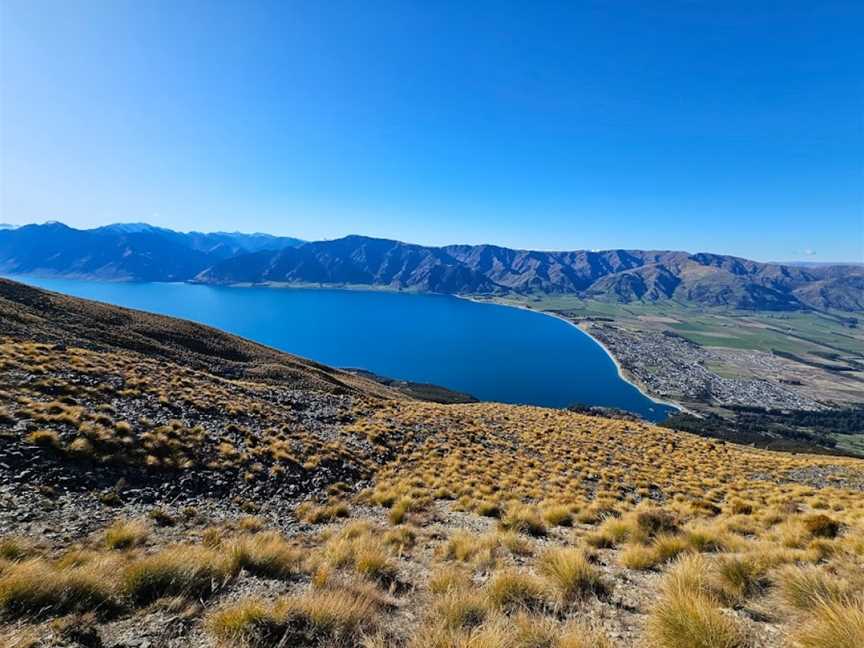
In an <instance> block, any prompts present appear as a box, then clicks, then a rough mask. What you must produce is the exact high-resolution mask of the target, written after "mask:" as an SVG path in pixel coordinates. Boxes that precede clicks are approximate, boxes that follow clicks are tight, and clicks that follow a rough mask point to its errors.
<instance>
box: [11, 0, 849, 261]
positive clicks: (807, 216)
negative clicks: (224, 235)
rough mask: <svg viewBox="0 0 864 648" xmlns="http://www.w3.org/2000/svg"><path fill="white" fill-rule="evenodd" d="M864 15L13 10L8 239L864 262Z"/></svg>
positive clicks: (188, 5) (465, 5)
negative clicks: (283, 241) (112, 234)
mask: <svg viewBox="0 0 864 648" xmlns="http://www.w3.org/2000/svg"><path fill="white" fill-rule="evenodd" d="M862 34H864V3H862V2H861V1H860V0H853V1H848V2H832V1H831V0H810V1H807V2H796V1H794V0H791V1H783V2H779V1H778V2H771V1H769V0H758V1H755V2H754V1H749V0H748V1H741V2H734V1H730V0H726V1H719V0H718V1H717V2H707V1H706V2H701V1H698V0H691V1H687V2H685V1H674V0H666V1H656V2H651V1H648V0H642V1H636V0H633V1H626V0H620V1H609V0H597V1H596V2H589V1H582V2H580V1H577V0H572V1H569V2H560V3H551V2H524V1H522V2H512V3H508V2H503V1H501V0H498V1H494V2H479V1H472V2H452V3H450V2H442V1H423V2H420V1H415V2H408V1H404V2H388V1H386V0H385V1H381V2H371V3H369V2H344V3H343V2H338V1H330V0H328V1H326V2H317V1H316V2H273V3H266V2H253V1H251V0H249V1H245V0H244V1H239V0H238V1H235V2H227V1H217V0H212V1H209V2H184V1H180V0H177V1H171V2H159V1H147V2H144V1H141V2H123V1H121V0H110V1H100V0H83V1H79V2H75V1H72V0H65V1H62V2H48V1H45V0H3V1H2V2H0V93H2V94H0V222H3V221H5V222H12V223H18V224H20V223H25V222H32V221H44V220H61V221H64V222H66V223H68V224H71V225H73V226H82V227H83V226H95V225H100V224H104V223H109V222H117V221H147V222H151V223H154V224H157V225H163V226H168V227H173V228H177V229H183V230H186V229H200V230H216V229H229V230H242V231H254V230H259V231H267V232H273V233H279V234H289V235H295V236H299V237H302V238H307V239H319V238H334V237H338V236H342V235H344V234H349V233H361V234H368V235H373V236H386V237H392V238H399V239H402V240H408V241H414V242H419V243H426V244H446V243H453V242H467V243H479V242H492V243H498V244H502V245H508V246H514V247H523V248H538V249H562V248H567V249H569V248H612V247H631V248H673V249H686V250H690V251H694V252H695V251H703V250H708V251H715V252H724V253H733V254H739V255H742V256H746V257H750V258H755V259H760V260H769V259H772V260H773V259H776V260H791V259H803V258H809V259H811V260H823V261H824V260H859V261H860V260H862V259H864V171H862V169H864V117H862V115H864V47H862V42H864V41H862Z"/></svg>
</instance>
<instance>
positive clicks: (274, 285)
mask: <svg viewBox="0 0 864 648" xmlns="http://www.w3.org/2000/svg"><path fill="white" fill-rule="evenodd" d="M22 276H26V275H22ZM9 278H10V279H11V280H12V281H16V280H20V279H16V277H14V276H10V277H9ZM46 278H49V279H50V278H53V277H46ZM57 278H60V277H57ZM77 280H78V281H88V280H87V279H77ZM89 281H93V280H92V279H90V280H89ZM96 281H104V280H96ZM118 283H124V282H118ZM131 283H177V284H187V285H193V286H195V285H198V286H215V287H221V288H235V289H236V288H240V289H243V288H270V289H277V290H278V289H283V290H284V289H289V290H290V289H294V290H338V291H346V292H356V291H364V292H365V291H368V292H386V293H402V294H413V295H430V296H435V295H437V296H442V297H455V298H456V299H464V300H465V301H470V302H474V303H475V304H492V305H495V306H504V307H508V308H518V309H520V310H524V311H528V312H531V313H537V314H540V315H546V316H547V317H552V318H555V319H557V320H560V321H562V322H564V323H565V324H568V325H569V326H572V327H574V328H577V329H579V331H581V332H582V333H584V334H585V335H587V336H588V337H589V338H590V339H591V341H592V342H594V343H595V344H596V345H597V346H599V347H600V349H602V350H603V352H604V353H605V354H606V356H607V357H608V358H609V359H610V360H611V361H612V364H614V365H615V369H616V371H617V373H618V377H619V378H620V379H621V380H622V381H624V382H626V383H627V384H628V385H631V386H633V387H634V388H635V389H636V390H637V391H638V392H639V393H640V394H641V395H642V396H644V397H645V398H647V399H648V400H649V401H651V402H652V403H656V404H657V405H664V406H666V407H671V408H673V409H675V410H677V411H679V412H685V413H692V412H691V411H690V410H689V409H688V408H686V407H684V406H683V405H681V404H680V403H676V402H675V401H671V400H666V399H663V398H658V397H655V396H653V395H652V394H651V393H650V392H649V391H648V390H647V389H645V388H644V387H643V386H642V385H640V384H639V383H638V382H636V381H635V380H633V379H631V378H630V377H628V376H627V375H626V374H625V369H624V367H623V366H622V365H621V363H620V362H619V361H618V359H617V358H616V357H615V356H614V355H613V354H612V352H611V351H610V350H609V349H608V348H607V347H606V345H604V344H603V343H602V342H601V341H600V340H598V339H597V338H596V337H594V336H593V335H591V333H590V332H589V331H588V330H586V329H585V328H583V327H582V326H580V325H579V324H577V323H576V322H573V321H571V320H569V319H567V318H566V317H564V316H562V315H558V314H557V313H553V312H550V311H544V310H538V309H536V308H531V307H530V306H527V305H525V304H519V303H513V302H508V301H503V300H499V299H497V298H496V297H487V298H482V297H476V296H471V295H459V294H450V293H435V292H424V291H421V290H401V289H394V288H389V287H386V286H367V285H365V284H363V285H358V284H341V285H327V284H317V283H303V284H301V283H293V282H275V281H268V282H260V283H259V282H238V283H230V284H229V283H226V284H207V283H199V282H196V281H178V282H150V281H145V282H131Z"/></svg>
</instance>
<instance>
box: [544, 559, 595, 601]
mask: <svg viewBox="0 0 864 648" xmlns="http://www.w3.org/2000/svg"><path fill="white" fill-rule="evenodd" d="M536 566H537V570H538V571H539V572H540V574H542V575H543V576H544V577H545V578H546V579H547V580H548V581H549V582H550V583H551V584H552V586H553V587H554V588H555V591H556V592H557V593H558V595H559V597H560V599H561V600H562V602H564V603H570V602H572V601H574V600H577V599H580V598H583V597H586V596H591V595H594V596H602V595H605V594H607V593H608V591H609V585H608V584H607V583H606V581H605V580H604V579H603V578H602V575H601V573H600V570H599V569H597V568H596V567H595V566H594V565H592V564H591V563H590V562H588V559H587V558H586V557H585V554H584V553H583V552H581V551H579V550H578V549H573V548H561V549H548V550H547V551H546V552H545V553H543V554H542V555H541V556H540V558H539V559H538V560H537V565H536Z"/></svg>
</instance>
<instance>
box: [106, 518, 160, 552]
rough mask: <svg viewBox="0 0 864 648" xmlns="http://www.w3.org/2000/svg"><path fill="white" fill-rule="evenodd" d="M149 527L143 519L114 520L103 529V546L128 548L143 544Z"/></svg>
mask: <svg viewBox="0 0 864 648" xmlns="http://www.w3.org/2000/svg"><path fill="white" fill-rule="evenodd" d="M149 534H150V527H149V526H148V525H147V523H146V522H144V521H143V520H116V521H114V522H113V523H112V524H111V526H109V527H108V528H107V529H105V546H106V547H108V548H109V549H129V548H130V547H135V546H138V545H141V544H144V541H145V540H147V536H148V535H149Z"/></svg>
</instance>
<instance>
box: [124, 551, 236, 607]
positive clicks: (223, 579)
mask: <svg viewBox="0 0 864 648" xmlns="http://www.w3.org/2000/svg"><path fill="white" fill-rule="evenodd" d="M238 570H239V564H238V562H237V560H236V558H235V557H234V556H232V555H230V554H229V555H225V554H223V553H220V552H218V551H214V550H212V549H208V548H206V547H200V546H194V545H175V546H173V547H168V548H165V549H163V550H161V551H159V552H158V553H155V554H151V555H149V556H144V557H143V558H141V559H138V560H135V561H134V562H132V563H130V564H129V565H128V566H126V568H125V569H124V570H123V573H122V575H121V577H120V578H121V588H122V591H123V593H124V594H125V595H126V596H128V597H129V598H130V599H131V600H132V601H133V602H134V603H136V604H139V605H140V604H144V603H150V602H152V601H155V600H156V599H159V598H162V597H165V596H185V597H189V598H207V597H208V596H210V595H211V594H213V593H214V592H216V591H218V590H220V589H221V588H222V587H224V586H225V585H226V584H227V583H228V582H229V581H230V580H231V579H232V578H234V576H236V574H237V571H238Z"/></svg>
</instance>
